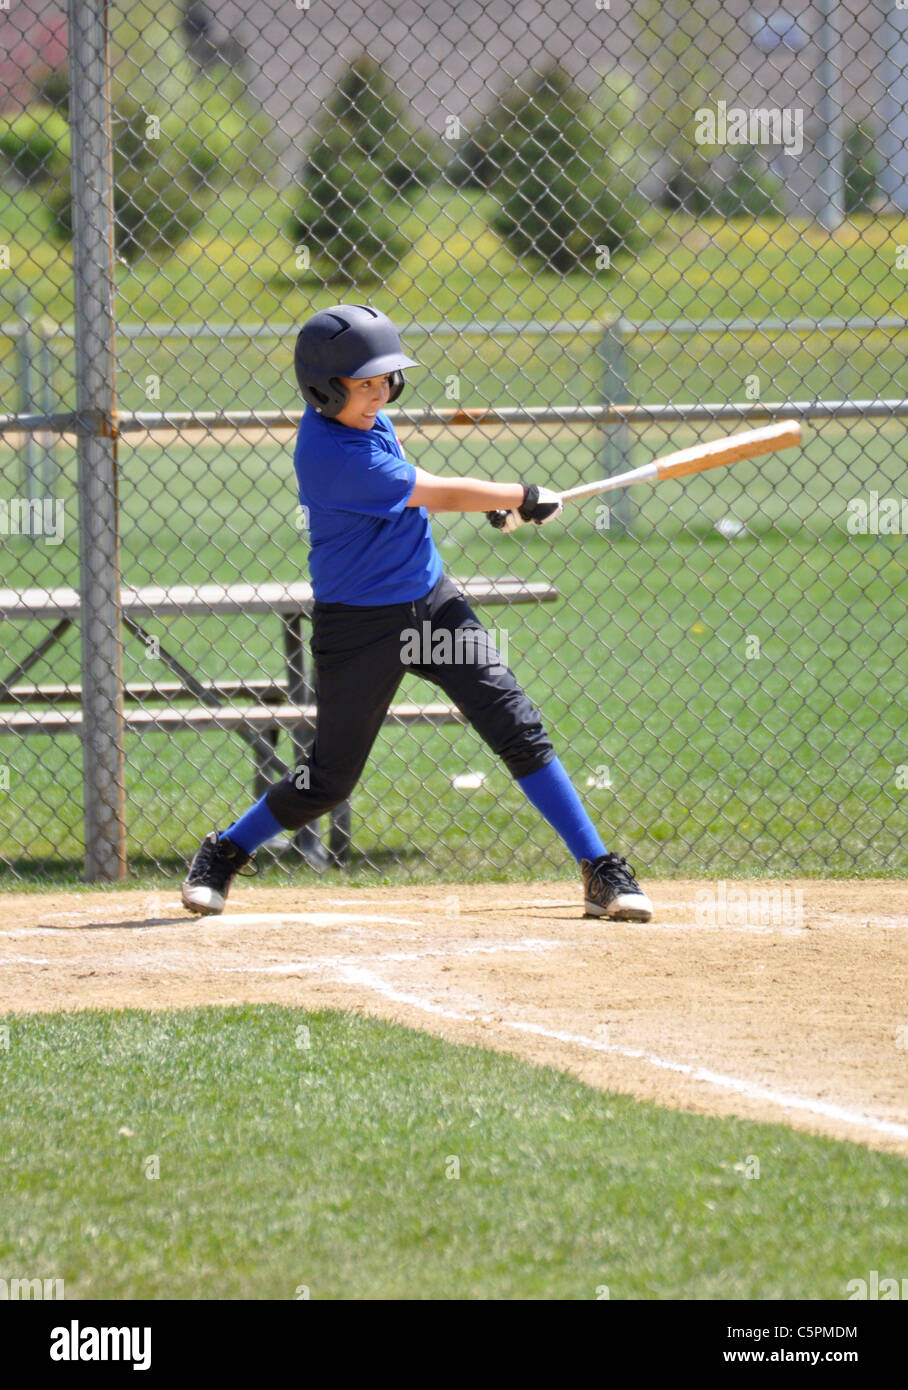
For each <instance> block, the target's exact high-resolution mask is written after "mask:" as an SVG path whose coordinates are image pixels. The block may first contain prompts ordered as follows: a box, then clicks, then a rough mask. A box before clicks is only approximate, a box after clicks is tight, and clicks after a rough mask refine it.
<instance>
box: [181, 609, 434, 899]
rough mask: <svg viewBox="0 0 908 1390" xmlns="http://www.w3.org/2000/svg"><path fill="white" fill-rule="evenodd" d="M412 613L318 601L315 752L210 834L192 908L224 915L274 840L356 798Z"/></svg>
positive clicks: (195, 872)
mask: <svg viewBox="0 0 908 1390" xmlns="http://www.w3.org/2000/svg"><path fill="white" fill-rule="evenodd" d="M410 617H411V609H410V607H409V605H406V604H393V605H388V606H386V607H382V608H353V607H350V606H348V605H341V604H317V605H316V607H315V610H314V612H313V621H312V644H311V649H312V659H313V665H314V681H313V683H314V686H315V692H316V701H317V706H318V713H317V717H316V726H315V737H314V739H313V743H312V749H311V752H310V754H309V757H308V759H307V760H306V762H305V763H304V764H302V766H300V767H296V768H291V769H290V770H289V771H288V772H287V773H286V774H285V775H284V776H283V777H282V778H281V779H280V781H278V782H275V783H274V784H273V785H272V786H271V787H269V789H268V791H267V792H266V793H265V795H264V796H263V797H262V798H261V799H260V800H259V801H258V802H256V804H255V805H254V806H252V807H250V809H249V810H248V811H247V812H246V813H245V814H244V815H243V816H241V817H240V818H239V819H238V820H237V821H235V822H234V824H233V825H232V826H230V827H229V829H228V830H226V831H224V832H223V833H221V834H220V835H219V834H218V832H217V831H211V832H210V834H209V835H207V836H206V837H205V839H204V840H203V842H202V844H201V845H200V846H199V849H198V850H197V851H196V854H195V857H194V858H193V861H192V864H191V865H190V868H189V873H188V874H187V877H186V880H185V882H184V884H183V904H184V906H185V907H187V908H189V909H190V911H193V912H202V913H217V912H221V911H222V910H223V907H224V902H225V900H226V897H227V893H228V891H229V888H230V884H231V882H232V881H233V878H234V875H235V874H236V873H238V872H240V871H241V870H242V869H243V868H244V867H245V866H246V865H247V864H249V862H250V860H251V858H252V856H253V854H254V853H255V851H256V850H257V849H258V848H259V847H260V846H261V845H263V844H264V843H265V841H266V840H269V839H271V837H272V835H275V834H278V833H280V831H282V830H299V829H300V828H301V827H302V826H304V825H308V824H309V823H310V821H314V820H318V818H319V816H322V815H324V814H325V813H326V812H327V811H330V810H332V809H333V808H334V807H335V806H338V805H339V804H340V803H341V802H342V801H346V800H347V798H348V797H349V796H350V794H351V792H352V791H353V788H354V787H355V786H356V783H357V782H358V781H359V778H360V776H361V774H362V771H363V768H364V767H365V764H366V760H367V758H368V756H369V753H370V751H371V749H372V745H373V743H374V742H375V739H376V736H377V735H378V731H379V730H380V728H381V726H382V724H383V723H384V720H385V716H386V715H387V712H388V707H389V706H390V704H391V701H392V700H393V698H394V694H395V691H396V690H397V688H398V686H399V685H400V682H401V678H402V676H403V667H402V666H401V663H400V633H401V630H402V628H403V627H404V626H405V625H406V623H407V621H408V620H410Z"/></svg>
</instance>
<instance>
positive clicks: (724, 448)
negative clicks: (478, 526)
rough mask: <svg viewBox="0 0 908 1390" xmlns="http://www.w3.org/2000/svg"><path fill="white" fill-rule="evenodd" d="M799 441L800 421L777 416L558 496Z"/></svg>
mask: <svg viewBox="0 0 908 1390" xmlns="http://www.w3.org/2000/svg"><path fill="white" fill-rule="evenodd" d="M800 442H801V425H800V421H798V420H780V421H779V422H778V423H777V424H775V425H764V426H763V428H762V429H758V430H743V431H742V432H741V433H740V434H729V435H726V437H725V438H724V439H714V440H713V441H712V443H711V444H694V445H692V446H691V448H689V449H676V450H675V452H674V453H673V454H663V455H662V457H661V458H657V459H653V461H652V463H644V464H643V466H642V467H641V468H632V469H631V470H630V471H629V472H628V473H616V474H615V476H614V477H613V478H603V479H602V481H601V482H598V483H581V485H580V487H572V488H569V489H568V491H567V492H563V493H562V494H561V500H562V502H573V501H576V500H579V498H581V497H593V496H595V495H596V494H597V493H599V492H611V491H612V490H613V489H614V488H619V487H630V486H631V484H632V483H647V482H653V483H656V482H661V481H662V480H663V478H686V477H687V476H688V474H690V473H704V472H705V471H706V469H707V468H719V467H720V466H721V465H722V464H728V463H737V462H738V460H739V459H749V458H754V457H756V456H757V455H758V454H772V453H775V451H776V450H777V449H791V448H793V447H794V445H795V444H800Z"/></svg>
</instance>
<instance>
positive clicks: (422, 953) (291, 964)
mask: <svg viewBox="0 0 908 1390" xmlns="http://www.w3.org/2000/svg"><path fill="white" fill-rule="evenodd" d="M571 944H572V943H571V942H569V941H546V940H536V939H535V938H533V937H527V938H525V939H523V940H520V941H483V942H478V943H477V942H473V943H472V944H471V945H469V946H456V945H453V944H452V945H450V946H424V947H423V948H422V949H421V950H415V951H375V952H371V951H363V952H360V953H359V954H357V955H356V956H306V957H305V958H304V959H302V960H295V961H281V963H280V964H279V965H219V966H216V967H215V969H216V971H217V973H218V974H219V975H298V974H299V973H300V971H305V970H308V971H310V972H311V973H313V974H318V973H319V972H321V973H324V972H326V971H329V970H336V971H346V970H351V969H359V968H361V965H362V962H363V961H377V962H378V963H380V964H381V963H384V962H391V961H393V962H395V963H403V962H405V961H414V960H426V959H428V958H429V957H432V956H436V957H440V958H441V959H443V960H448V959H450V958H452V957H454V956H476V955H483V956H485V955H487V956H497V955H502V954H503V953H505V952H508V951H510V952H515V951H516V952H519V953H520V954H523V955H526V954H527V953H528V952H535V953H536V954H543V953H545V952H546V951H558V950H564V948H565V947H566V946H570V945H571Z"/></svg>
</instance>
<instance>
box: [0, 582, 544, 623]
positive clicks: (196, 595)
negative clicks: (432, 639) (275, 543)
mask: <svg viewBox="0 0 908 1390" xmlns="http://www.w3.org/2000/svg"><path fill="white" fill-rule="evenodd" d="M455 583H457V584H458V585H459V587H460V588H462V589H463V591H464V593H465V594H466V596H467V598H468V600H469V601H470V603H478V604H487V603H505V604H506V603H528V602H532V601H534V600H535V601H538V602H540V603H548V602H551V601H552V600H553V599H556V598H557V597H558V590H557V589H555V588H554V587H553V586H552V585H551V584H545V583H542V582H540V581H536V580H523V579H510V578H507V579H484V578H482V577H475V578H471V579H458V580H455ZM120 602H121V604H122V606H123V610H124V612H126V613H128V614H129V616H130V617H132V618H139V617H152V616H153V615H155V614H158V615H160V614H171V615H172V614H179V615H185V616H186V617H199V616H200V615H201V614H211V613H224V614H229V615H236V614H238V613H281V614H295V613H306V614H308V613H311V612H312V604H313V597H312V586H311V584H304V583H298V584H278V583H266V584H198V585H194V584H175V585H171V586H168V587H167V588H162V587H159V586H158V585H153V584H149V585H144V586H143V587H142V588H139V589H130V588H122V589H121V590H120ZM80 608H81V601H80V597H79V592H78V590H77V589H65V588H63V589H0V618H6V619H8V620H10V621H12V620H15V619H19V620H22V619H24V618H45V619H47V620H49V621H53V622H56V621H58V620H59V619H60V618H73V619H74V618H78V616H79V610H80Z"/></svg>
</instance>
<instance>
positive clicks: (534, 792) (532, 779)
mask: <svg viewBox="0 0 908 1390" xmlns="http://www.w3.org/2000/svg"><path fill="white" fill-rule="evenodd" d="M517 781H518V785H519V786H521V787H522V788H523V790H524V791H525V792H526V795H527V797H528V798H529V800H530V801H531V802H532V803H533V805H534V806H535V807H536V810H537V811H540V812H541V813H542V815H543V816H545V818H546V820H547V821H548V823H549V825H551V826H552V828H553V829H554V830H557V831H558V834H559V835H560V836H561V838H562V840H563V841H564V843H565V844H566V845H567V847H568V849H569V850H570V851H571V854H573V856H574V858H575V859H576V860H577V862H578V864H579V863H580V860H581V859H590V860H592V859H597V858H598V857H599V855H600V854H605V852H606V849H605V845H604V844H603V843H602V841H601V839H600V838H599V832H598V830H597V829H596V827H595V825H593V822H592V821H591V820H590V818H589V816H588V815H587V813H586V811H585V810H584V809H583V802H582V801H581V800H580V797H579V796H578V795H577V792H576V791H575V790H574V784H573V782H572V781H571V779H570V777H568V775H567V773H566V772H565V770H564V768H563V767H562V765H561V761H560V759H559V758H557V757H556V758H553V759H552V761H551V762H550V763H547V764H546V766H545V767H541V768H539V770H538V772H531V773H530V775H529V776H528V777H519V778H518V779H517Z"/></svg>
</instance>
